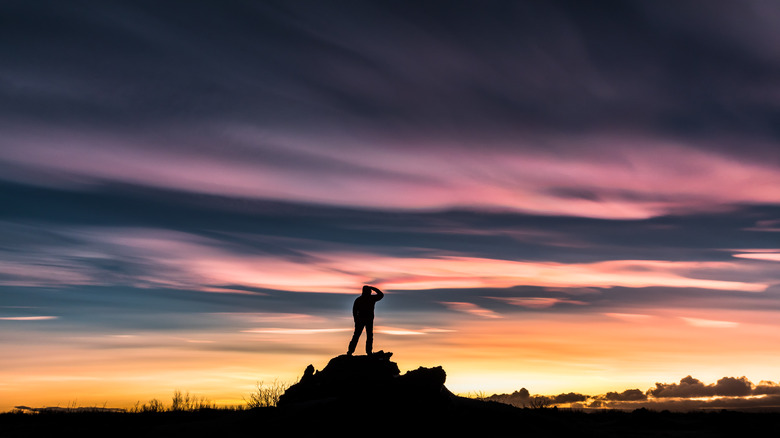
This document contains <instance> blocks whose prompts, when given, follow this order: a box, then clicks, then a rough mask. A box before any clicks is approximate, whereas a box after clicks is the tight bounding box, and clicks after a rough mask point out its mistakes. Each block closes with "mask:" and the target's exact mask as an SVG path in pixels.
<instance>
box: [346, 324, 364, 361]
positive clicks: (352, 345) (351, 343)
mask: <svg viewBox="0 0 780 438" xmlns="http://www.w3.org/2000/svg"><path fill="white" fill-rule="evenodd" d="M361 333H363V324H361V323H359V322H357V321H355V333H353V334H352V340H351V341H349V348H348V349H347V354H348V355H350V356H351V355H352V353H354V352H355V348H357V343H358V339H360V334H361Z"/></svg>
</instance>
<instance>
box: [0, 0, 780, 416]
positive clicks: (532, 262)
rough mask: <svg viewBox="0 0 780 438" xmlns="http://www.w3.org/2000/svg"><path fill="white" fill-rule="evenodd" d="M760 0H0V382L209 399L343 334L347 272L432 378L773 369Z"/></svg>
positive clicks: (542, 378) (479, 386) (597, 388)
mask: <svg viewBox="0 0 780 438" xmlns="http://www.w3.org/2000/svg"><path fill="white" fill-rule="evenodd" d="M778 22H780V4H779V3H777V2H774V1H769V0H767V1H763V0H762V1H755V0H746V1H740V2H732V1H704V0H701V1H676V2H656V1H651V0H648V1H616V2H611V1H593V2H582V1H571V2H567V1H545V2H539V1H528V2H506V1H492V2H461V1H441V2H439V1H424V2H397V1H388V2H385V1H372V2H363V1H334V2H322V1H296V2H287V1H278V2H276V1H264V2H252V1H227V2H192V1H166V2H157V1H138V0H135V1H126V2H124V1H69V2H59V1H29V0H19V1H14V0H3V1H2V2H0V60H1V61H0V133H1V134H0V351H2V352H3V354H0V411H3V410H7V409H10V408H11V407H12V406H14V405H21V404H24V405H29V406H45V405H48V406H53V405H57V404H59V405H61V406H64V405H69V404H73V403H75V404H78V405H101V406H102V405H103V404H104V403H107V405H108V406H128V405H132V404H133V403H135V402H136V401H138V400H140V401H142V402H143V401H147V400H149V399H150V398H152V397H158V398H161V399H164V400H167V399H168V398H169V397H170V395H171V394H172V392H173V390H174V389H179V390H182V391H189V392H191V393H194V394H198V395H202V396H205V397H207V398H209V399H211V400H212V401H215V402H217V403H238V402H240V401H241V398H242V396H248V394H249V393H250V392H251V390H252V389H253V387H254V386H255V384H256V382H257V381H265V382H269V381H272V380H273V379H280V380H283V381H293V380H295V379H296V378H297V377H299V376H300V375H301V374H302V372H303V370H304V368H305V367H306V365H308V364H310V363H311V364H313V365H315V367H316V368H318V369H321V368H322V367H323V366H324V365H325V364H326V363H327V361H328V360H329V359H330V358H331V357H334V356H337V355H339V354H343V353H344V352H345V351H346V347H347V342H348V341H349V337H350V331H351V327H352V321H351V313H350V308H351V303H352V300H353V299H354V297H355V296H356V294H357V293H359V290H360V287H361V286H362V285H363V284H373V285H375V286H377V287H379V288H382V289H383V290H385V291H386V292H387V297H386V299H385V300H384V301H382V302H381V303H379V304H378V305H377V320H376V324H377V326H378V327H377V334H376V336H375V348H376V349H383V350H385V351H393V352H394V353H395V355H394V356H393V359H394V360H395V361H396V362H397V363H398V364H399V367H400V368H401V370H402V371H406V370H409V369H415V368H417V367H419V366H437V365H441V366H443V367H444V369H445V370H446V371H447V374H448V377H447V386H448V387H449V388H450V389H451V390H453V391H454V392H459V393H468V392H470V391H484V392H486V393H493V392H512V391H515V390H517V389H519V388H521V387H526V388H528V389H529V390H530V391H531V392H532V393H540V394H556V393H561V392H568V391H576V392H581V393H586V394H603V393H607V392H608V391H623V390H625V389H627V388H638V389H640V390H642V391H645V390H647V389H649V388H653V387H655V385H656V383H657V382H666V383H669V384H671V383H670V382H677V381H680V379H681V378H682V377H684V376H687V375H693V376H695V377H696V378H699V379H702V380H703V381H704V382H707V383H708V384H709V383H710V382H716V381H717V380H718V379H721V378H723V377H729V376H730V377H741V376H745V377H746V378H747V379H749V380H750V381H752V382H759V381H763V380H767V381H777V380H780V366H779V365H778V364H780V351H779V350H778V349H777V345H780V270H779V269H778V268H780V264H778V262H780V239H779V238H778V232H780V144H779V143H778V141H779V140H780V129H779V127H780V26H778V25H777V23H778ZM360 351H361V350H360V349H359V350H358V352H360ZM729 382H730V381H729ZM767 385H768V384H767Z"/></svg>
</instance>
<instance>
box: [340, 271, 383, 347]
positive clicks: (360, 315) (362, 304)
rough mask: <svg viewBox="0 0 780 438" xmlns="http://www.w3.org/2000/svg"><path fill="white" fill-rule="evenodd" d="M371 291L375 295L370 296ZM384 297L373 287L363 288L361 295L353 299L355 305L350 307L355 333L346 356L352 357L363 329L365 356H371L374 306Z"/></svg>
mask: <svg viewBox="0 0 780 438" xmlns="http://www.w3.org/2000/svg"><path fill="white" fill-rule="evenodd" d="M371 291H375V292H376V295H371ZM384 296H385V294H383V293H382V291H381V290H379V289H377V288H375V287H373V286H363V293H362V294H361V295H360V296H359V297H357V298H355V304H353V305H352V318H354V319H355V333H354V334H353V335H352V340H351V341H349V349H347V355H349V356H352V353H354V352H355V347H357V343H358V339H360V334H361V333H363V328H365V329H366V354H368V355H369V356H370V355H371V353H372V350H373V344H374V304H376V302H377V301H379V300H381V299H382V297H384Z"/></svg>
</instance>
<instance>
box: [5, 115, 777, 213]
mask: <svg viewBox="0 0 780 438" xmlns="http://www.w3.org/2000/svg"><path fill="white" fill-rule="evenodd" d="M223 130H224V132H225V135H226V136H235V135H238V136H239V137H240V138H241V141H242V142H244V144H250V145H252V144H255V145H257V146H256V148H257V149H252V148H251V147H248V148H247V149H246V150H241V151H237V150H235V149H226V150H225V151H222V152H221V153H217V152H209V151H210V149H209V148H199V149H196V151H194V152H188V153H186V154H185V153H183V152H181V150H179V149H177V148H176V147H173V148H172V147H168V146H169V145H166V144H162V141H161V140H154V139H147V140H148V141H149V142H151V143H152V144H154V142H160V143H161V144H160V145H159V147H149V146H148V145H145V146H143V147H139V146H138V144H136V143H135V141H134V140H132V139H127V138H118V137H116V136H108V135H102V134H85V133H78V134H76V133H73V132H49V133H37V134H32V133H29V132H28V133H24V134H19V133H9V134H8V136H10V137H11V139H12V140H13V141H8V142H7V144H8V146H7V147H4V148H3V150H2V151H0V159H2V160H4V161H6V162H9V163H13V164H14V165H15V166H18V167H19V166H20V167H22V168H27V169H28V170H30V171H32V170H35V169H38V170H41V171H43V172H48V174H49V175H56V174H59V175H62V176H63V178H65V177H66V176H67V175H70V177H68V178H70V181H78V179H79V178H81V181H82V182H87V181H89V179H90V178H96V179H103V180H113V181H122V182H129V183H135V184H142V185H151V186H160V187H166V188H172V189H179V190H186V191H193V192H202V193H211V194H220V195H229V196H242V197H244V196H245V197H252V198H268V199H280V200H287V201H301V202H317V203H325V204H333V205H345V206H360V207H369V208H399V209H439V208H448V207H463V206H467V207H486V208H493V209H510V210H518V211H523V212H530V213H538V214H553V215H573V216H586V217H602V218H647V217H652V216H657V215H662V214H666V213H669V212H681V211H702V210H704V211H711V210H716V209H721V208H723V206H724V205H729V204H735V203H739V204H744V203H772V204H776V203H780V171H778V170H779V169H778V168H777V166H775V165H772V164H771V163H767V162H760V161H748V160H737V159H735V158H734V157H732V156H727V155H723V154H719V153H717V152H713V151H712V150H706V149H705V148H701V149H698V148H694V147H690V146H689V145H686V144H680V143H675V142H672V141H669V140H666V139H661V138H657V139H647V138H634V137H628V136H626V137H618V136H598V135H594V136H591V137H588V138H564V137H560V138H549V139H547V140H546V141H547V142H548V143H550V144H553V145H560V146H561V147H560V150H564V151H569V153H566V154H561V153H550V152H545V151H546V150H551V149H549V148H538V147H536V146H537V145H535V144H530V145H527V146H530V147H524V145H523V144H520V145H517V144H513V145H509V144H504V142H502V141H495V142H493V143H491V144H480V145H478V146H479V147H475V146H477V145H473V144H467V143H463V142H452V143H451V144H444V145H442V144H433V143H425V142H423V141H421V140H412V141H410V143H409V144H404V145H399V144H395V143H389V142H388V141H387V140H377V139H368V138H350V139H344V138H334V137H318V138H308V137H304V136H300V137H292V136H290V135H284V134H278V133H274V132H270V131H261V130H256V129H249V128H244V127H228V128H223ZM233 131H237V132H239V134H235V133H233ZM168 141H170V140H168ZM179 141H185V140H181V139H180V140H179ZM191 141H193V142H196V143H197V142H201V141H202V140H198V141H195V140H191ZM267 144H273V145H275V146H274V147H277V148H279V151H284V153H285V154H288V155H290V154H292V155H294V156H295V157H298V160H294V159H290V160H289V161H287V162H283V163H281V164H280V163H271V162H267V160H262V159H261V158H262V157H263V156H264V155H263V154H261V153H260V152H261V151H264V152H263V153H267V152H269V151H266V150H265V149H264V148H267V146H265V145H267ZM367 145H371V146H370V147H369V146H367ZM177 146H178V147H181V145H177ZM578 148H579V150H581V149H583V148H585V149H587V150H588V151H589V154H588V155H583V154H580V153H576V150H578ZM553 149H555V148H553ZM444 151H446V153H445V152H444ZM270 152H272V151H270ZM317 163H319V164H317ZM28 173H29V172H28ZM20 175H21V176H19V175H17V177H19V178H21V177H23V176H24V173H21V174H20ZM63 178H60V179H59V180H57V181H51V182H50V183H51V184H61V183H62V180H63ZM37 183H40V181H37ZM567 191H569V192H571V193H586V196H576V195H574V196H565V195H561V193H562V192H567Z"/></svg>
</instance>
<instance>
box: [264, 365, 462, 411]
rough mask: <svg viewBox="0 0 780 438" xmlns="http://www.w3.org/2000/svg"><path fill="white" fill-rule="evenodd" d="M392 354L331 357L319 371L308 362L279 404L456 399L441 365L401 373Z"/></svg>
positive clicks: (436, 403)
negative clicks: (300, 375) (447, 386)
mask: <svg viewBox="0 0 780 438" xmlns="http://www.w3.org/2000/svg"><path fill="white" fill-rule="evenodd" d="M390 356H392V353H384V352H378V353H375V354H373V355H371V356H348V355H341V356H337V357H334V358H333V359H331V360H330V362H328V365H327V366H326V367H325V368H323V369H322V371H315V370H314V366H312V365H309V366H308V367H307V368H306V371H305V372H304V374H303V377H302V378H301V380H300V381H299V382H298V383H296V384H295V385H293V386H291V387H290V388H288V389H287V391H286V392H285V393H284V394H283V395H282V396H281V398H280V399H279V407H280V408H283V407H286V406H302V405H312V404H316V405H324V404H332V405H341V406H347V405H351V406H374V407H381V406H397V405H399V404H403V405H404V406H407V407H409V406H414V405H425V406H426V407H428V408H430V407H435V406H447V405H449V404H451V403H453V402H454V401H455V400H457V399H459V397H456V396H455V395H453V394H452V393H451V392H450V391H449V390H448V389H447V388H446V387H445V386H444V381H445V380H446V377H447V375H446V373H445V372H444V370H443V369H442V368H441V367H435V368H422V367H420V368H418V369H416V370H413V371H409V372H407V373H405V374H403V375H401V374H400V371H399V369H398V365H397V364H396V363H395V362H392V361H391V360H390Z"/></svg>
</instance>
